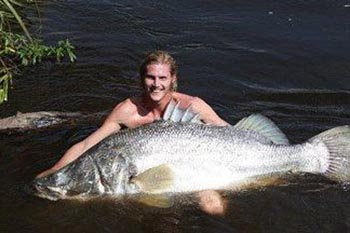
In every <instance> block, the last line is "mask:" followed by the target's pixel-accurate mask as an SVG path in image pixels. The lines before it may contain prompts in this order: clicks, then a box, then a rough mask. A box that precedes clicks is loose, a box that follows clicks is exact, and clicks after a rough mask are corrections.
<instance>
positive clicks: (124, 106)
mask: <svg viewBox="0 0 350 233" xmlns="http://www.w3.org/2000/svg"><path fill="white" fill-rule="evenodd" d="M129 108H130V106H129V102H128V101H124V102H122V103H120V104H118V105H117V106H116V107H115V108H114V109H113V111H112V112H111V114H110V115H109V116H108V117H107V119H106V120H105V121H104V123H103V124H102V126H101V127H100V128H98V129H97V130H96V131H95V132H94V133H92V134H91V135H90V136H88V137H87V138H85V139H84V140H83V141H81V142H78V143H76V144H74V145H73V146H72V147H71V148H69V149H68V150H67V151H66V153H65V154H64V155H63V156H62V158H61V159H60V160H59V161H58V162H57V163H56V164H55V165H54V166H53V167H51V168H50V169H48V170H46V171H43V172H41V173H40V174H39V175H37V177H43V176H46V175H49V174H51V173H53V172H55V171H57V170H59V169H60V168H62V167H64V166H66V165H67V164H69V163H71V162H72V161H74V160H76V159H77V158H79V157H80V156H81V155H82V154H83V153H84V152H85V151H87V150H88V149H90V148H91V147H93V146H94V145H96V144H97V143H98V142H100V141H102V140H103V139H104V138H106V137H108V136H109V135H111V134H113V133H116V132H118V131H119V130H120V129H121V125H120V124H121V123H124V121H125V119H127V118H128V117H129V116H130V115H129V114H130V112H129Z"/></svg>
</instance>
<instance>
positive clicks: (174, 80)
mask: <svg viewBox="0 0 350 233" xmlns="http://www.w3.org/2000/svg"><path fill="white" fill-rule="evenodd" d="M171 78H172V81H171V86H172V89H173V91H177V76H176V74H174V75H173V76H172V77H171Z"/></svg>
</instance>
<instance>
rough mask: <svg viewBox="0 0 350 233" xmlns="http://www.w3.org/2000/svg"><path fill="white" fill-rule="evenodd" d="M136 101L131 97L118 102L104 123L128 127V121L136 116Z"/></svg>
mask: <svg viewBox="0 0 350 233" xmlns="http://www.w3.org/2000/svg"><path fill="white" fill-rule="evenodd" d="M137 101H138V99H137V98H136V97H135V98H134V97H132V98H128V99H126V100H124V101H122V102H120V103H119V104H117V105H116V106H115V107H114V108H113V110H112V112H111V113H110V114H109V116H108V117H107V119H106V121H107V122H114V123H118V124H122V125H126V126H129V125H130V122H129V121H130V119H132V118H133V116H134V115H135V114H137Z"/></svg>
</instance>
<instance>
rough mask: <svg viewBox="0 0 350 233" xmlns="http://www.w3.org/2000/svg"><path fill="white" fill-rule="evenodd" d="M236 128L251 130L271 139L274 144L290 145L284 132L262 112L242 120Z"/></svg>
mask: <svg viewBox="0 0 350 233" xmlns="http://www.w3.org/2000/svg"><path fill="white" fill-rule="evenodd" d="M234 127H236V128H240V129H245V130H251V131H254V132H256V133H259V134H261V135H263V136H265V137H266V138H268V139H270V140H271V141H272V142H273V143H274V144H279V145H289V140H288V138H287V137H286V135H284V133H283V132H282V131H281V130H280V129H279V128H278V127H277V126H276V125H275V123H273V122H272V121H271V120H270V119H269V118H267V117H265V116H263V115H261V114H252V115H250V116H248V117H245V118H243V119H242V120H240V121H239V122H238V123H237V124H236V125H234Z"/></svg>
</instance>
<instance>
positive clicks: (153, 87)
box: [144, 64, 176, 102]
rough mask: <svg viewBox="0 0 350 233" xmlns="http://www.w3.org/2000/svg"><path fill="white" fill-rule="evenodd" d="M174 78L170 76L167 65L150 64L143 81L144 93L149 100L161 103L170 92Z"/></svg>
mask: <svg viewBox="0 0 350 233" xmlns="http://www.w3.org/2000/svg"><path fill="white" fill-rule="evenodd" d="M175 81H176V76H175V75H173V76H172V75H171V73H170V67H169V65H168V64H150V65H148V66H147V72H146V75H145V79H144V85H145V92H146V94H147V95H148V96H149V97H150V99H151V100H153V101H155V102H159V101H161V100H162V99H163V98H164V96H166V95H167V94H168V93H170V92H171V91H172V85H173V83H174V82H175Z"/></svg>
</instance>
